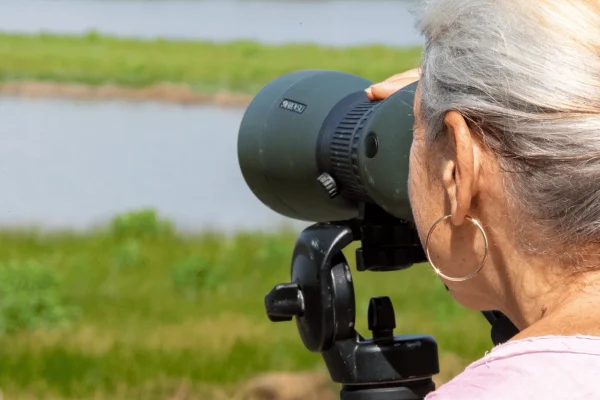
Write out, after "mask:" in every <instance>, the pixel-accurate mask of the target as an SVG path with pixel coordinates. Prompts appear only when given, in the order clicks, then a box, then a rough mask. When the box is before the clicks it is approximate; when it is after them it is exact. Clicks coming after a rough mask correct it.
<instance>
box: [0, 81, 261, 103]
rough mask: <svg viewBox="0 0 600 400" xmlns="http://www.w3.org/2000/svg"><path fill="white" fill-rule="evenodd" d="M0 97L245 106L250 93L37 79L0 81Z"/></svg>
mask: <svg viewBox="0 0 600 400" xmlns="http://www.w3.org/2000/svg"><path fill="white" fill-rule="evenodd" d="M0 96H18V97H26V98H30V99H47V98H56V99H71V100H95V101H110V100H125V101H153V102H161V103H169V104H180V105H206V106H217V107H245V106H247V105H248V103H249V102H250V100H251V99H252V95H250V94H245V93H228V92H220V93H198V92H195V91H194V90H192V89H191V88H190V87H188V86H186V85H181V84H180V85H176V84H172V83H156V84H153V85H149V86H145V87H128V86H118V85H111V84H104V85H86V84H83V83H57V82H39V81H38V82H35V81H32V82H29V81H24V82H5V83H0Z"/></svg>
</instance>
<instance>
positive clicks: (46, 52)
mask: <svg viewBox="0 0 600 400" xmlns="http://www.w3.org/2000/svg"><path fill="white" fill-rule="evenodd" d="M420 54H421V50H420V49H419V48H415V49H391V48H385V47H376V46H372V47H358V48H348V49H333V48H323V47H319V46H316V45H286V46H277V47H275V46H272V47H269V46H263V45H260V44H257V43H252V42H234V43H227V44H212V43H208V42H205V43H203V42H168V41H164V40H155V41H141V40H124V39H116V38H110V37H103V36H99V35H97V34H88V35H86V36H82V37H68V36H62V37H61V36H49V35H37V36H23V35H13V34H0V81H4V82H6V81H19V80H36V81H52V82H73V83H86V84H93V85H97V84H107V83H112V84H118V85H125V86H146V85H151V84H154V83H162V82H170V83H180V84H186V85H189V86H190V87H192V88H193V89H194V90H196V91H198V92H203V93H212V92H217V91H229V92H236V93H250V94H252V93H254V92H256V91H258V90H259V89H260V88H261V87H262V86H263V85H264V84H266V83H267V82H269V81H270V80H272V79H274V78H276V77H278V76H279V75H282V74H284V73H286V72H290V71H293V70H298V69H333V70H340V71H345V72H350V73H355V74H358V75H361V76H364V77H365V78H368V79H372V80H374V81H378V80H381V79H384V78H387V77H388V76H390V75H392V74H394V73H397V72H399V71H402V70H405V69H409V68H412V67H415V66H417V65H418V62H419V59H420Z"/></svg>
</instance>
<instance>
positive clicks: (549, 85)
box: [419, 0, 600, 244]
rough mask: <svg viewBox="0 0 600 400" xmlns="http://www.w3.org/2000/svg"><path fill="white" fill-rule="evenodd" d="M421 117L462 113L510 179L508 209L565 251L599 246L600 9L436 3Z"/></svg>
mask: <svg viewBox="0 0 600 400" xmlns="http://www.w3.org/2000/svg"><path fill="white" fill-rule="evenodd" d="M419 26H420V29H421V31H422V33H423V34H424V35H425V37H426V40H427V42H426V47H425V51H424V54H423V60H422V76H421V94H422V98H421V104H420V106H421V116H422V117H423V119H424V121H425V122H426V124H427V127H428V128H427V130H428V132H427V137H428V139H429V140H431V141H433V140H435V139H436V138H437V137H439V136H440V135H441V134H442V133H443V132H444V123H443V121H444V116H445V114H446V113H447V112H448V111H450V110H456V111H458V112H460V113H461V114H462V115H463V116H464V117H465V119H466V120H467V121H468V122H469V124H470V125H471V127H472V128H473V129H474V130H475V132H477V133H478V135H479V139H480V140H481V141H482V142H483V143H484V145H485V146H486V147H487V148H489V150H490V151H491V152H492V153H494V154H495V155H496V156H497V158H498V160H499V161H500V164H501V166H502V168H503V169H504V170H505V171H508V172H509V173H510V177H509V178H508V179H507V181H508V185H507V191H508V193H509V197H510V199H511V202H512V204H516V205H518V210H520V211H522V212H524V213H526V215H528V216H529V217H531V221H533V222H534V223H535V224H537V226H538V227H540V228H546V229H545V231H548V232H551V233H552V235H553V237H554V238H555V239H560V240H561V241H562V243H569V244H589V243H593V242H599V241H600V5H599V4H598V3H597V2H595V1H591V0H587V1H586V0H570V1H567V0H430V1H425V2H424V4H423V8H422V9H421V10H420V21H419Z"/></svg>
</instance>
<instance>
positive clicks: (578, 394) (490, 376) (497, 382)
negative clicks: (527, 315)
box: [426, 336, 600, 400]
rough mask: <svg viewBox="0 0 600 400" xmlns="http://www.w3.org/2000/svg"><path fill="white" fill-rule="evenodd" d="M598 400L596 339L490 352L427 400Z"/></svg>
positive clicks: (529, 343) (532, 342) (535, 342)
mask: <svg viewBox="0 0 600 400" xmlns="http://www.w3.org/2000/svg"><path fill="white" fill-rule="evenodd" d="M470 399H477V400H525V399H544V400H567V399H568V400H578V399H586V400H587V399H600V337H596V336H543V337H537V338H530V339H523V340H517V341H514V342H508V343H506V344H503V345H500V346H497V347H495V348H494V349H493V350H492V351H491V352H489V353H488V354H486V355H485V357H483V358H482V359H481V360H478V361H476V362H474V363H473V364H471V365H470V366H468V367H467V368H466V369H465V370H464V371H463V372H462V373H461V374H460V375H458V376H457V377H456V378H454V379H453V380H452V381H450V382H448V383H446V384H445V385H442V386H440V387H439V388H438V390H436V391H435V392H432V393H431V394H429V396H427V397H426V400H470Z"/></svg>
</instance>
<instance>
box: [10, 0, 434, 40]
mask: <svg viewBox="0 0 600 400" xmlns="http://www.w3.org/2000/svg"><path fill="white" fill-rule="evenodd" d="M414 1H416V0H414ZM414 1H406V0H404V1H403V0H387V1H384V0H378V1H373V0H364V1H348V0H346V1H325V0H319V1H309V0H294V1H290V0H288V1H284V0H272V1H264V0H262V1H261V0H251V1H239V0H238V1H235V0H204V1H176V0H169V1H143V0H135V1H127V0H117V1H91V0H76V1H73V0H53V1H47V0H18V1H16V0H0V31H5V32H21V33H37V32H42V31H46V32H52V33H65V34H81V33H85V32H88V31H89V30H96V31H98V32H101V33H104V34H110V35H119V36H129V37H141V38H155V37H164V38H170V39H173V38H180V39H204V40H214V41H229V40H235V39H252V40H258V41H261V42H263V43H268V44H280V43H289V42H314V43H319V44H323V45H331V46H348V45H364V44H371V43H379V44H384V45H389V46H407V45H421V44H422V42H423V40H422V38H421V36H420V35H419V33H418V32H417V31H416V30H415V27H414V24H415V21H414V16H413V15H412V14H411V13H410V12H409V8H410V7H411V5H412V4H413V3H414Z"/></svg>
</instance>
